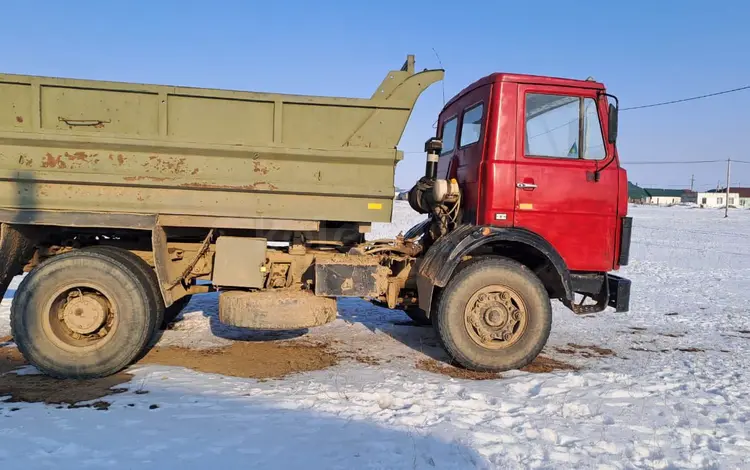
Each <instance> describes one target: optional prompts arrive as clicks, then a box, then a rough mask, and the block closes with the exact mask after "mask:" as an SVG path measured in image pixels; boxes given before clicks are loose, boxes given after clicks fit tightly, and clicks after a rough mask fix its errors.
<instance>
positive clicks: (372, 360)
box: [354, 354, 390, 366]
mask: <svg viewBox="0 0 750 470" xmlns="http://www.w3.org/2000/svg"><path fill="white" fill-rule="evenodd" d="M354 360H355V361H357V362H359V363H360V364H367V365H368V366H379V365H380V364H381V361H380V359H378V358H376V357H372V356H366V355H363V354H358V355H356V356H354ZM388 362H390V361H388Z"/></svg>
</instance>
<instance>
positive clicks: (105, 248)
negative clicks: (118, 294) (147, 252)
mask: <svg viewBox="0 0 750 470" xmlns="http://www.w3.org/2000/svg"><path fill="white" fill-rule="evenodd" d="M81 251H94V252H99V253H104V254H106V255H107V256H111V257H113V258H115V259H117V260H118V261H120V262H121V263H123V264H125V265H127V266H128V267H129V268H130V270H131V271H132V272H133V273H134V274H135V275H137V276H138V277H139V278H140V281H141V283H143V285H144V286H146V287H147V288H148V290H149V292H150V295H149V296H148V301H149V309H150V310H151V312H152V315H151V316H152V318H153V320H154V321H153V328H152V330H153V331H155V330H156V328H158V327H160V326H161V325H162V323H163V322H164V321H165V308H164V299H163V298H162V296H161V289H160V288H159V280H158V279H157V278H156V273H155V272H154V270H153V268H151V266H149V265H148V263H146V262H145V261H144V260H143V259H142V258H141V257H140V256H138V255H136V254H134V253H132V252H130V251H128V250H126V249H124V248H120V247H116V246H110V245H95V246H89V247H86V248H83V249H82V250H81Z"/></svg>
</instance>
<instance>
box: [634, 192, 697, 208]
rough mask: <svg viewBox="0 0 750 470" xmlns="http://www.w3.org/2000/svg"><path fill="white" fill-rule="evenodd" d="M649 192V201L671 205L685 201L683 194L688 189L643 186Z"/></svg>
mask: <svg viewBox="0 0 750 470" xmlns="http://www.w3.org/2000/svg"><path fill="white" fill-rule="evenodd" d="M643 189H644V191H646V194H648V203H649V204H654V205H657V206H671V205H673V204H679V203H681V202H683V196H684V195H685V193H687V192H688V191H685V190H684V189H659V188H643Z"/></svg>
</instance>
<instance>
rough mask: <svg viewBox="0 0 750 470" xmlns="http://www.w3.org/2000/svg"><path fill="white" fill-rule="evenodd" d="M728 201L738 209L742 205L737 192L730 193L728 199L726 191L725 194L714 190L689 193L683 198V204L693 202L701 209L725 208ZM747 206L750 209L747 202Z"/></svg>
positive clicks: (749, 204)
mask: <svg viewBox="0 0 750 470" xmlns="http://www.w3.org/2000/svg"><path fill="white" fill-rule="evenodd" d="M727 200H728V201H729V205H730V206H735V207H737V206H738V205H741V203H742V201H741V200H740V195H739V193H736V192H731V191H730V192H729V197H728V199H727V194H726V190H725V191H724V192H718V191H717V190H712V191H709V192H705V193H689V194H686V195H685V197H683V198H682V202H691V203H694V204H698V205H699V206H700V207H724V206H725V205H727ZM745 204H747V205H748V207H750V202H747V201H746V202H745Z"/></svg>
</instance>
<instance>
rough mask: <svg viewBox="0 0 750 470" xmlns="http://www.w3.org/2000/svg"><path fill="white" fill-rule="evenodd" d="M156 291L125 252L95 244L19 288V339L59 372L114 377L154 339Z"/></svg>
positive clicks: (51, 263)
mask: <svg viewBox="0 0 750 470" xmlns="http://www.w3.org/2000/svg"><path fill="white" fill-rule="evenodd" d="M150 295H151V293H150V291H149V288H148V286H147V285H145V283H144V282H143V280H142V278H141V276H139V275H138V274H137V273H135V272H133V269H132V267H131V266H130V265H129V264H127V263H123V262H122V260H121V259H119V258H118V257H117V256H112V255H111V254H110V253H106V252H96V251H87V250H78V251H74V252H70V253H66V254H62V255H58V256H55V257H54V258H51V259H49V260H47V261H45V262H44V263H42V264H40V265H39V266H38V267H36V268H35V269H34V270H32V271H31V272H30V273H29V274H28V275H27V276H26V277H25V278H24V280H23V281H22V282H21V285H20V286H19V287H18V290H17V291H16V295H15V297H14V299H13V303H12V305H11V328H12V330H13V338H14V340H15V342H16V344H17V345H18V349H19V350H20V352H21V353H22V354H23V356H24V357H25V358H26V359H27V360H28V361H29V362H30V363H31V364H33V365H34V366H36V367H37V368H38V369H39V370H40V371H42V372H44V373H46V374H48V375H51V376H53V377H58V378H72V379H88V378H96V377H104V376H107V375H112V374H114V373H116V372H118V371H120V370H122V369H123V368H125V367H127V366H128V365H129V364H130V363H131V362H132V361H133V360H134V359H135V358H136V357H137V356H138V355H139V354H140V353H141V351H143V350H144V348H145V347H146V345H147V344H148V341H149V339H150V338H151V335H152V333H153V325H154V318H153V316H152V313H151V311H150V307H151V305H150V301H149V297H150Z"/></svg>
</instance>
